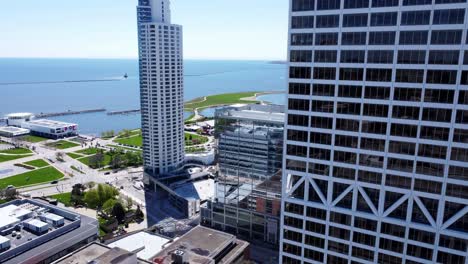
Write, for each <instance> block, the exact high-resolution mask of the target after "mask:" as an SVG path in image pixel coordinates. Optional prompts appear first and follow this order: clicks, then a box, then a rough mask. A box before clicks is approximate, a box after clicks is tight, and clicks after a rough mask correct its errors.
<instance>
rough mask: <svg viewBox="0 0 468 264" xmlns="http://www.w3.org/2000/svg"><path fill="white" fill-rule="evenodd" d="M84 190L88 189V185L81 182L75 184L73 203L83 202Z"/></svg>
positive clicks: (71, 199)
mask: <svg viewBox="0 0 468 264" xmlns="http://www.w3.org/2000/svg"><path fill="white" fill-rule="evenodd" d="M84 190H86V187H85V186H84V185H83V184H81V183H77V184H75V185H73V187H72V191H71V198H70V201H71V203H72V204H74V205H78V204H83V198H84Z"/></svg>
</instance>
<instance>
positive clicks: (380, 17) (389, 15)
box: [371, 1, 398, 27]
mask: <svg viewBox="0 0 468 264" xmlns="http://www.w3.org/2000/svg"><path fill="white" fill-rule="evenodd" d="M397 2H398V1H397ZM397 17H398V12H384V13H373V14H372V15H371V27H382V26H395V25H396V24H397Z"/></svg>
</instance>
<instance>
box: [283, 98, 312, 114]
mask: <svg viewBox="0 0 468 264" xmlns="http://www.w3.org/2000/svg"><path fill="white" fill-rule="evenodd" d="M309 105H310V101H309V100H304V99H289V100H288V109H290V110H299V111H309Z"/></svg>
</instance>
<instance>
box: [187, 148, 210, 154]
mask: <svg viewBox="0 0 468 264" xmlns="http://www.w3.org/2000/svg"><path fill="white" fill-rule="evenodd" d="M203 151H205V148H204V147H188V148H185V153H197V152H203Z"/></svg>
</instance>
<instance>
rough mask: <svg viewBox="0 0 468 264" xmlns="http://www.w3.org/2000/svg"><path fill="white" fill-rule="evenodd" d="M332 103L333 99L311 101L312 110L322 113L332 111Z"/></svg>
mask: <svg viewBox="0 0 468 264" xmlns="http://www.w3.org/2000/svg"><path fill="white" fill-rule="evenodd" d="M333 108H334V103H333V101H319V100H313V101H312V109H311V111H312V112H322V113H333Z"/></svg>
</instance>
